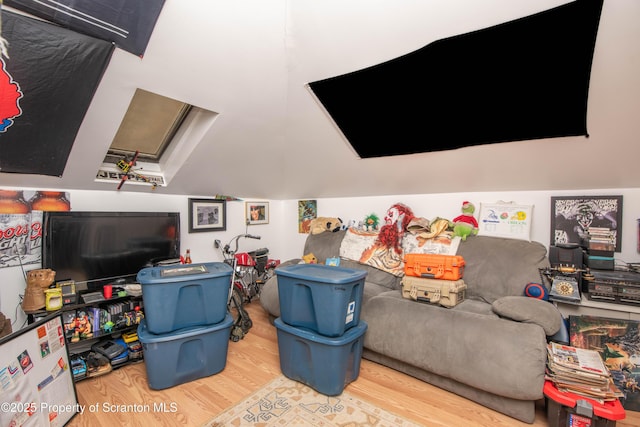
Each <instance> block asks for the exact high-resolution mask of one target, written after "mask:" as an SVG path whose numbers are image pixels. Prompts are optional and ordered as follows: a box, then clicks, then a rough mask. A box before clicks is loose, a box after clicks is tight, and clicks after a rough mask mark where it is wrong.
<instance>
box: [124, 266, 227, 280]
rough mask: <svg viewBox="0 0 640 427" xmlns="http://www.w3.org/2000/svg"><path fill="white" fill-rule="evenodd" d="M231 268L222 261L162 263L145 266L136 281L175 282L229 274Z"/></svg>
mask: <svg viewBox="0 0 640 427" xmlns="http://www.w3.org/2000/svg"><path fill="white" fill-rule="evenodd" d="M232 273H233V268H231V266H230V265H229V264H225V263H224V262H205V263H199V264H177V265H163V266H159V267H146V268H143V269H142V270H140V271H139V272H138V275H137V277H136V278H137V280H138V283H141V284H143V285H151V284H154V283H175V282H180V281H184V280H187V279H189V280H192V279H212V278H215V277H223V276H229V277H231V274H232Z"/></svg>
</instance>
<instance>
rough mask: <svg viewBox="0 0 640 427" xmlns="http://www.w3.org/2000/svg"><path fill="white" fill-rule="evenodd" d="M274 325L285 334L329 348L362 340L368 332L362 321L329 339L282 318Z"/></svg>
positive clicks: (275, 321)
mask: <svg viewBox="0 0 640 427" xmlns="http://www.w3.org/2000/svg"><path fill="white" fill-rule="evenodd" d="M273 324H274V325H275V327H276V328H277V329H280V330H281V331H283V332H287V333H289V334H291V335H295V336H297V337H299V338H303V339H306V340H309V341H313V342H317V343H321V344H325V345H329V346H336V347H337V346H341V345H345V344H347V343H350V342H352V341H355V340H357V339H358V338H360V337H361V336H362V335H364V333H365V332H366V331H367V327H368V326H369V325H367V322H365V321H364V320H360V321H359V322H358V324H357V325H356V326H354V327H352V328H349V329H347V330H346V331H345V332H344V334H342V335H340V336H338V337H328V336H326V335H322V334H320V333H318V332H316V331H312V330H311V329H307V328H301V327H299V326H291V325H289V324H287V323H285V322H283V321H282V319H281V318H280V317H278V318H277V319H276V320H274V321H273Z"/></svg>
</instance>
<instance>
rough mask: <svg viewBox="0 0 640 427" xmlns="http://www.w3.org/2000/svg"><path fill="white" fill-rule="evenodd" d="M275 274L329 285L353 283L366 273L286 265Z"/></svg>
mask: <svg viewBox="0 0 640 427" xmlns="http://www.w3.org/2000/svg"><path fill="white" fill-rule="evenodd" d="M276 274H277V275H278V276H285V277H291V278H293V279H303V280H313V281H318V282H323V283H329V284H342V283H349V282H355V281H358V280H361V279H364V278H365V277H366V276H367V272H366V271H364V270H357V269H355V268H344V267H336V266H332V265H323V264H294V265H288V266H286V267H281V268H277V269H276Z"/></svg>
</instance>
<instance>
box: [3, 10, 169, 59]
mask: <svg viewBox="0 0 640 427" xmlns="http://www.w3.org/2000/svg"><path fill="white" fill-rule="evenodd" d="M164 2H165V0H144V1H131V0H56V1H53V0H4V4H6V5H7V6H11V7H13V8H15V9H18V10H22V11H24V12H28V13H30V14H32V15H34V16H38V17H40V18H43V19H46V20H47V21H51V22H55V23H56V24H58V25H61V26H63V27H65V28H69V29H71V30H74V31H78V32H80V33H83V34H87V35H90V36H93V37H97V38H99V39H102V40H107V41H110V42H113V43H115V44H116V46H117V47H119V48H120V49H123V50H126V51H127V52H130V53H133V54H135V55H138V56H142V55H143V54H144V52H145V50H146V48H147V44H148V43H149V39H150V38H151V33H152V32H153V28H154V27H155V25H156V21H157V20H158V17H159V16H160V11H162V7H163V6H164Z"/></svg>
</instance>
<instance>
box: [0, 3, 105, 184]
mask: <svg viewBox="0 0 640 427" xmlns="http://www.w3.org/2000/svg"><path fill="white" fill-rule="evenodd" d="M2 35H3V37H4V38H5V39H7V41H8V42H9V58H1V59H0V62H2V64H0V65H2V69H0V102H1V105H0V113H2V115H1V116H0V172H14V173H29V174H39V175H51V176H62V173H63V171H64V168H65V165H66V163H67V158H68V157H69V153H70V152H71V147H72V146H73V142H74V140H75V138H76V134H77V133H78V129H79V128H80V124H81V123H82V120H83V119H84V116H85V113H86V111H87V109H88V108H89V104H90V103H91V100H92V98H93V95H94V93H95V91H96V88H97V87H98V84H99V83H100V80H101V78H102V75H103V73H104V71H105V69H106V68H107V65H108V64H109V61H110V59H111V55H112V53H113V50H114V46H113V44H112V43H110V42H107V41H104V40H99V39H95V38H93V37H89V36H86V35H83V34H79V33H76V32H74V31H70V30H67V29H65V28H61V27H59V26H57V25H52V24H49V23H46V22H42V21H39V20H37V19H33V18H28V17H25V16H22V15H18V14H15V13H11V12H9V11H2Z"/></svg>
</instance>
